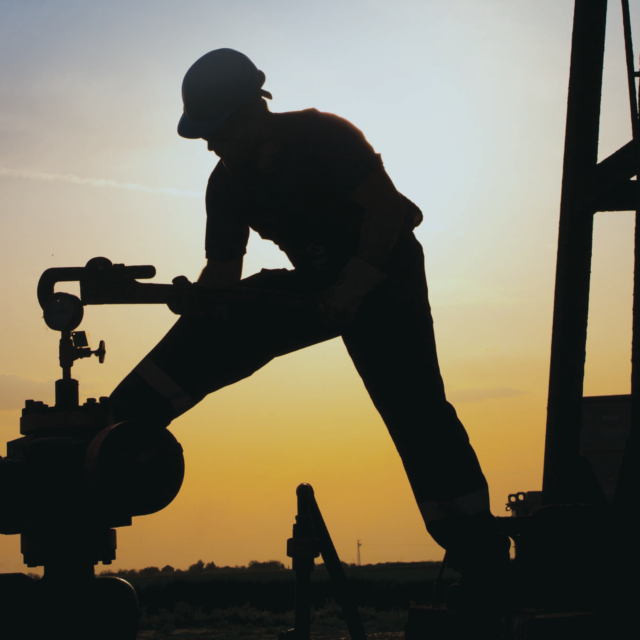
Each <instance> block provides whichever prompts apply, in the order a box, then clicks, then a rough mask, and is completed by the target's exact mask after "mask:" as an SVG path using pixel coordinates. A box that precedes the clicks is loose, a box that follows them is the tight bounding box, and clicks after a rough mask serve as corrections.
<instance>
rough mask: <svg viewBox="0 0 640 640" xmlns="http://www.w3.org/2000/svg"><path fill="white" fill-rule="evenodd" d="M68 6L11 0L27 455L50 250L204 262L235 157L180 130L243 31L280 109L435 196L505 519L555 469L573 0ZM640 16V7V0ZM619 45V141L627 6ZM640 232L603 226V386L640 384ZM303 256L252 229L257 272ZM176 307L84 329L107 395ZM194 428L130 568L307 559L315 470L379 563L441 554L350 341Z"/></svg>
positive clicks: (431, 274)
mask: <svg viewBox="0 0 640 640" xmlns="http://www.w3.org/2000/svg"><path fill="white" fill-rule="evenodd" d="M52 4H55V7H56V8H55V9H53V8H51V5H50V4H48V3H23V2H18V1H17V0H8V1H6V2H3V3H2V4H1V5H0V48H1V50H2V55H1V56H0V59H2V61H3V62H2V65H1V66H0V137H1V139H2V141H3V144H2V145H1V147H0V247H1V251H0V286H1V287H2V294H3V312H2V315H1V316H0V439H1V440H2V443H0V455H4V447H3V443H4V442H6V441H8V440H12V439H15V438H17V437H19V416H20V408H21V407H22V405H23V403H24V400H25V399H27V398H34V399H37V400H38V399H39V400H44V401H45V402H50V403H51V402H52V401H53V381H54V380H55V379H56V378H57V377H58V376H59V367H58V362H57V340H58V337H59V336H58V334H56V333H54V332H53V331H50V330H48V329H47V328H46V326H45V324H44V322H43V320H42V313H41V310H40V308H39V306H38V303H37V300H36V297H35V291H36V284H37V281H38V278H39V276H40V274H41V273H42V272H43V271H44V270H45V269H47V268H49V267H62V266H82V265H84V264H85V263H86V262H87V261H88V260H89V259H90V258H92V257H94V256H106V257H108V258H110V259H111V260H112V261H114V262H118V263H126V264H153V265H155V266H156V267H157V270H158V275H157V276H156V279H155V280H156V281H158V282H170V281H171V279H172V278H173V277H175V276H177V275H180V274H184V275H186V276H188V277H189V278H191V279H194V278H196V277H197V275H198V273H199V271H200V269H201V268H202V266H203V265H204V260H205V258H204V223H205V212H204V198H203V192H204V189H205V185H206V180H207V177H208V175H209V173H210V171H211V170H212V168H213V166H214V164H215V161H216V158H215V156H213V154H211V153H208V152H207V150H206V145H205V143H204V142H202V141H186V140H182V139H180V138H179V137H178V136H177V134H176V131H175V129H176V126H177V122H178V119H179V116H180V113H181V110H182V105H181V100H180V84H181V81H182V76H183V74H184V72H185V71H186V69H187V68H188V67H189V66H190V65H191V64H192V62H193V61H195V60H196V59H197V58H198V57H199V56H201V55H202V54H204V53H205V52H207V51H209V50H211V49H214V48H219V47H233V48H235V49H238V50H240V51H243V52H245V53H246V54H247V55H249V56H250V57H251V58H252V59H253V60H254V61H255V62H256V64H257V65H258V67H260V68H261V69H263V70H264V71H265V73H266V76H267V82H266V84H265V88H266V89H268V90H269V91H271V92H272V93H273V95H274V100H273V104H272V105H271V108H272V110H274V111H291V110H296V109H301V108H307V107H312V106H313V107H316V108H318V109H320V110H322V111H329V112H333V113H337V114H339V115H341V116H343V117H346V118H347V119H349V120H351V121H352V122H353V123H354V124H356V126H358V127H359V128H360V129H362V131H363V132H364V134H365V136H366V137H367V139H368V140H369V141H370V142H371V143H372V145H373V146H374V148H375V149H376V151H377V152H379V153H381V154H382V158H383V160H384V162H385V166H386V168H387V171H388V173H389V174H390V176H391V177H392V179H393V180H394V182H395V184H396V186H397V187H398V189H399V190H400V191H401V192H403V193H404V194H405V195H407V196H408V197H409V198H410V199H412V200H413V201H414V202H416V204H418V205H419V206H420V208H421V209H422V210H423V212H424V214H425V220H424V223H423V224H422V225H421V226H420V227H419V228H418V230H417V237H418V239H419V240H420V241H421V242H422V244H423V246H424V248H425V256H426V257H425V261H426V269H427V278H428V280H429V287H430V296H431V304H432V307H433V313H434V320H435V326H436V337H437V340H438V347H439V357H440V362H441V368H442V372H443V376H444V379H445V384H446V387H447V393H448V397H449V398H450V400H451V401H452V403H453V404H454V405H455V407H456V409H457V411H458V413H459V415H460V417H461V419H462V421H463V423H464V424H465V426H466V428H467V430H468V432H469V434H470V437H471V440H472V443H473V445H474V447H475V448H476V451H477V453H478V456H479V458H480V461H481V464H482V466H483V469H484V470H485V474H486V476H487V478H488V480H489V484H490V488H491V500H492V510H493V512H494V513H495V514H496V515H505V508H504V504H505V503H506V501H507V495H508V494H509V493H513V492H516V491H527V490H537V489H540V488H541V482H542V459H543V447H544V427H545V415H546V396H547V382H548V369H549V349H550V339H551V318H552V301H553V288H554V274H555V252H556V241H557V223H558V209H559V200H560V180H561V167H562V151H563V141H564V120H565V116H566V91H567V80H568V73H569V54H570V41H571V21H572V15H573V2H571V1H570V0H564V1H563V2H558V1H557V0H541V1H539V2H535V3H512V2H504V1H502V0H484V1H483V2H477V1H476V0H434V1H432V2H417V1H414V0H395V2H393V3H390V2H382V1H381V0H354V1H353V2H350V3H344V2H341V1H339V0H327V1H326V2H323V3H321V4H322V7H321V8H320V6H319V5H316V4H313V5H310V4H308V3H298V2H294V1H293V0H274V1H273V2H270V3H263V2H259V1H258V0H240V1H237V2H233V3H230V2H221V1H214V2H204V1H194V2H191V3H189V5H188V7H189V9H188V10H187V9H186V6H187V5H182V4H180V3H174V2H169V1H168V0H166V1H165V0H162V1H153V0H143V1H140V2H136V3H126V2H124V1H123V0H114V1H112V2H110V3H102V2H80V0H69V1H68V2H63V3H52ZM267 5H268V7H269V8H268V9H267ZM631 9H632V16H633V18H634V19H635V20H636V22H635V23H634V26H635V25H637V22H638V18H640V0H636V1H632V2H631ZM638 28H639V29H640V25H638ZM639 33H640V32H639ZM607 38H608V41H607V42H608V44H607V53H606V62H605V78H604V98H603V116H602V117H603V120H602V138H601V148H600V155H601V157H606V156H607V155H609V154H610V153H612V152H613V151H615V150H616V149H617V148H619V147H620V146H622V144H624V143H626V142H627V141H628V140H629V139H630V135H631V133H630V124H629V116H628V102H627V94H626V90H627V89H626V75H625V74H626V69H625V61H624V55H623V49H622V23H621V16H620V6H619V3H616V2H611V3H610V8H609V23H608V34H607ZM633 224H634V221H633V214H631V213H614V214H599V215H598V216H597V217H596V226H595V240H594V263H593V282H592V301H591V309H592V312H591V315H590V325H589V331H590V333H589V342H588V353H587V373H586V379H585V395H604V394H622V393H629V389H630V382H629V380H630V362H629V360H630V342H631V291H632V261H633ZM283 266H288V263H287V260H286V258H285V257H284V255H283V254H281V253H279V252H278V251H277V249H276V248H275V247H274V246H273V245H272V244H271V243H268V242H265V241H262V240H260V238H258V237H257V236H254V235H252V237H251V240H250V245H249V253H248V256H247V259H246V262H245V270H244V275H249V274H251V273H254V272H256V271H258V270H259V269H260V268H263V267H283ZM62 289H64V290H69V291H71V292H73V288H66V289H65V288H64V287H62ZM174 320H175V316H174V315H173V314H172V313H171V312H170V311H169V310H168V309H166V308H161V307H145V308H141V307H135V308H134V307H115V306H114V307H90V308H87V310H86V313H85V319H84V321H83V324H82V326H81V327H80V328H81V329H84V330H86V331H88V332H89V333H90V335H91V338H92V339H93V341H94V343H97V341H98V340H100V339H104V340H105V341H106V343H107V360H106V363H105V364H103V365H99V364H98V363H97V362H96V361H95V359H92V360H90V361H89V360H87V361H81V362H78V363H77V364H76V366H75V367H74V376H75V377H77V378H78V379H79V380H80V393H81V398H83V399H84V398H86V397H88V396H100V395H108V394H109V393H110V392H111V390H112V389H113V388H114V386H115V385H116V384H117V383H118V382H119V381H120V380H121V379H122V378H123V376H125V375H126V374H127V373H128V372H129V371H130V370H131V369H132V368H133V367H134V366H135V365H136V364H137V362H139V360H140V359H141V358H142V357H144V355H145V354H146V353H147V352H148V351H149V350H150V349H151V347H153V346H154V345H155V343H156V342H157V341H158V340H159V339H160V338H161V337H162V336H163V335H164V333H165V332H166V331H167V330H168V328H169V327H170V326H171V324H172V323H173V321H174ZM171 430H172V432H173V433H174V435H176V437H177V438H178V440H179V441H180V442H181V444H182V446H183V448H184V452H185V458H186V468H187V470H186V477H185V482H184V485H183V488H182V491H181V493H180V495H179V496H178V497H177V498H176V500H175V501H174V502H173V503H172V504H171V505H170V506H169V507H168V508H166V509H165V510H164V511H162V512H160V513H158V514H155V515H151V516H146V517H143V518H137V519H135V520H134V524H133V526H132V527H130V528H125V529H120V530H119V532H118V540H119V549H118V559H117V560H116V562H115V563H114V565H113V566H114V567H115V568H116V569H117V568H143V567H146V566H164V565H166V564H171V565H172V566H174V567H180V568H186V567H188V566H189V565H190V564H192V563H194V562H196V561H197V560H199V559H202V560H204V561H205V562H210V561H213V562H215V563H216V564H218V565H236V564H247V563H248V562H249V561H250V560H253V559H256V560H269V559H277V560H282V561H284V562H287V563H288V559H287V558H286V539H287V538H288V537H289V536H290V534H291V526H292V524H293V522H294V516H295V506H296V505H295V488H296V486H297V485H298V484H299V483H300V482H309V483H311V484H312V485H313V487H314V488H315V491H316V496H317V499H318V503H319V505H320V508H321V510H322V511H323V514H324V517H325V521H326V523H327V526H328V528H329V531H330V532H331V534H332V536H333V538H334V542H335V544H336V547H337V550H338V553H339V555H340V556H341V558H342V559H343V560H344V561H346V562H354V561H355V556H356V542H357V540H361V541H362V543H363V546H362V549H361V554H362V561H363V563H369V562H387V561H394V560H404V561H417V560H437V559H441V558H442V555H443V551H442V549H440V548H439V547H438V545H436V544H435V542H433V540H431V538H430V537H429V536H428V534H427V533H426V530H425V528H424V524H423V523H422V520H421V517H420V514H419V512H418V509H417V506H416V504H415V501H414V500H413V497H412V494H411V491H410V488H409V484H408V481H407V480H406V477H405V475H404V471H403V469H402V465H401V462H400V459H399V457H398V455H397V453H396V452H395V449H394V447H393V444H392V442H391V439H390V437H389V435H388V434H387V432H386V428H385V427H384V424H383V423H382V420H381V419H380V417H379V416H378V414H377V413H376V411H375V409H374V408H373V406H372V404H371V402H370V400H369V398H368V396H367V394H366V392H365V390H364V387H363V385H362V383H361V381H360V379H359V377H358V375H357V373H356V372H355V369H354V368H353V365H352V364H351V362H350V360H349V358H348V356H347V354H346V351H345V348H344V346H343V345H342V343H341V342H340V341H338V340H334V341H331V342H328V343H325V344H321V345H317V346H315V347H312V348H310V349H307V350H304V351H301V352H297V353H294V354H291V355H289V356H286V357H283V358H279V359H277V360H276V361H274V362H272V363H271V364H269V365H268V366H267V367H265V368H264V369H263V370H261V371H259V372H258V373H256V374H255V375H253V376H252V377H251V378H249V379H247V380H245V381H242V382H240V383H238V384H236V385H234V386H232V387H230V388H226V389H223V390H221V391H219V392H217V393H216V394H214V395H212V396H211V397H209V398H207V399H206V400H205V401H203V402H202V403H201V404H200V405H198V406H197V407H196V408H194V409H193V410H192V411H190V412H189V413H187V414H186V415H184V416H182V417H181V418H179V419H178V420H176V421H175V422H174V423H173V425H172V426H171ZM21 570H23V565H22V557H21V555H20V552H19V537H18V536H11V537H7V536H0V572H7V571H21Z"/></svg>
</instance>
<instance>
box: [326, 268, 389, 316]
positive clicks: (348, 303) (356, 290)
mask: <svg viewBox="0 0 640 640" xmlns="http://www.w3.org/2000/svg"><path fill="white" fill-rule="evenodd" d="M385 278H386V276H385V275H384V273H382V271H380V270H379V269H377V268H376V267H374V266H372V265H370V264H369V263H368V262H365V261H364V260H360V258H351V260H349V262H348V263H347V266H346V267H345V268H344V270H343V272H342V273H341V274H340V277H339V278H338V280H337V281H336V283H335V284H333V285H332V286H331V287H329V288H328V289H326V290H325V291H324V292H323V293H322V294H321V299H322V305H323V309H322V319H323V320H324V322H325V323H326V324H328V325H331V326H334V327H338V326H345V327H346V326H349V325H350V324H351V323H352V322H353V319H354V318H355V316H356V313H357V312H358V308H359V307H360V304H361V303H362V300H363V299H364V297H365V296H366V295H367V294H368V293H369V292H370V291H372V290H373V289H375V288H376V287H377V286H378V285H379V284H380V283H381V282H382V281H383V280H385Z"/></svg>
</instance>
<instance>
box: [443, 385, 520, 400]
mask: <svg viewBox="0 0 640 640" xmlns="http://www.w3.org/2000/svg"><path fill="white" fill-rule="evenodd" d="M528 393H529V392H528V391H523V390H522V389H512V388H510V387H496V388H493V389H459V390H457V391H451V392H450V393H447V398H448V399H449V400H450V401H451V402H453V403H456V402H482V401H483V400H504V399H505V398H517V397H519V396H524V395H527V394H528Z"/></svg>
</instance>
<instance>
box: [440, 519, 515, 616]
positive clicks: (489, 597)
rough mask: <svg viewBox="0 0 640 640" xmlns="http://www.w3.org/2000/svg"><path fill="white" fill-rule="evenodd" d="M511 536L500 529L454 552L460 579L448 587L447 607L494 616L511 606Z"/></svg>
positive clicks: (467, 612)
mask: <svg viewBox="0 0 640 640" xmlns="http://www.w3.org/2000/svg"><path fill="white" fill-rule="evenodd" d="M510 548H511V540H510V539H509V538H508V537H507V536H506V535H504V534H503V533H500V532H498V531H493V532H487V534H486V535H481V536H478V537H477V538H475V539H473V540H472V541H470V542H469V543H468V544H466V545H465V546H464V547H461V548H458V549H451V550H448V552H449V551H451V552H452V555H453V560H454V565H455V566H456V568H458V570H459V571H460V573H461V576H460V580H459V581H458V582H457V583H456V584H452V585H451V586H450V587H449V589H447V594H446V605H447V609H450V610H452V611H455V612H456V613H461V614H473V615H482V616H494V615H499V614H502V613H505V612H506V611H508V610H509V609H510V608H511V594H510V590H509V550H510Z"/></svg>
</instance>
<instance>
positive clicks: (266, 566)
mask: <svg viewBox="0 0 640 640" xmlns="http://www.w3.org/2000/svg"><path fill="white" fill-rule="evenodd" d="M286 568H287V567H285V565H284V563H282V562H280V560H266V561H264V562H260V561H259V560H251V561H250V562H249V564H248V565H247V566H238V565H236V566H234V567H229V566H224V567H219V566H218V565H217V564H216V563H215V562H204V561H203V560H198V562H195V563H194V564H192V565H191V566H190V567H189V568H188V569H176V568H174V567H172V566H171V565H170V564H168V565H165V566H164V567H162V568H160V567H145V568H144V569H119V570H118V571H110V570H106V571H102V573H101V575H103V576H117V577H119V578H126V577H129V578H135V577H141V578H147V577H153V576H177V575H185V574H186V575H206V574H211V573H217V572H222V571H224V572H225V573H227V572H235V571H285V570H286Z"/></svg>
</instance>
